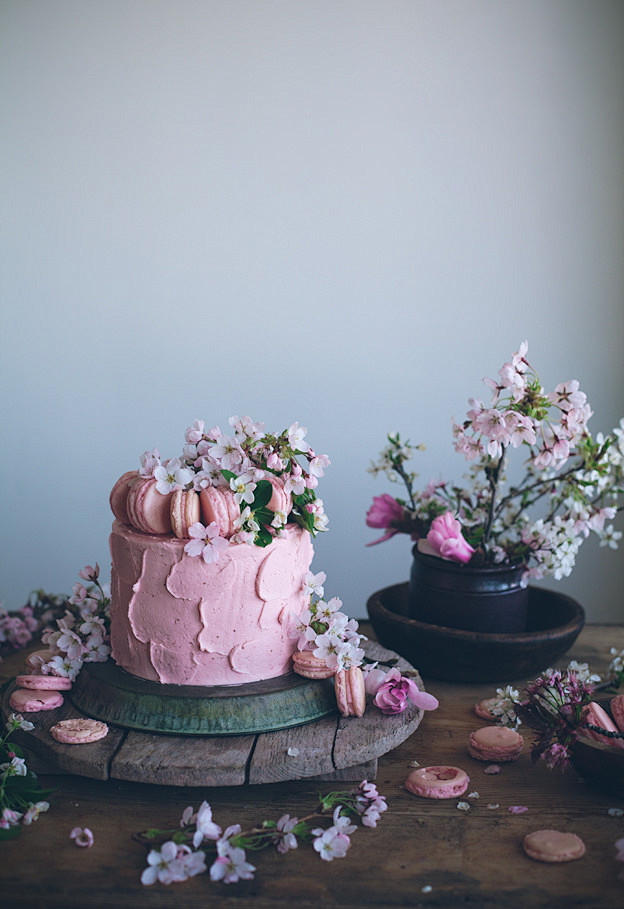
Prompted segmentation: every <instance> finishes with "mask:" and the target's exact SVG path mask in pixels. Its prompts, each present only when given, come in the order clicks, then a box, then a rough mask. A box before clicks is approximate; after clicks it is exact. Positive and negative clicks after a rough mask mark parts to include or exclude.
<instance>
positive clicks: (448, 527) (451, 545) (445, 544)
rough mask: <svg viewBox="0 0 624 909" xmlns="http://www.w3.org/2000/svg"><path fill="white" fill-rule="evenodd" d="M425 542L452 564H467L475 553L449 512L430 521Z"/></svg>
mask: <svg viewBox="0 0 624 909" xmlns="http://www.w3.org/2000/svg"><path fill="white" fill-rule="evenodd" d="M427 542H428V543H429V544H430V546H431V547H432V548H433V549H434V551H435V552H436V553H437V554H438V555H439V556H441V557H442V558H443V559H449V560H451V561H454V562H464V563H466V562H469V561H470V559H471V558H472V555H473V553H474V551H475V550H474V549H473V548H472V546H471V545H470V544H469V543H468V542H467V541H466V540H465V539H464V537H463V535H462V532H461V524H460V523H459V521H458V520H457V519H456V518H454V517H453V515H452V514H451V512H450V511H447V512H446V513H445V514H442V515H440V516H439V517H437V518H435V520H433V521H432V523H431V529H430V531H429V533H428V534H427Z"/></svg>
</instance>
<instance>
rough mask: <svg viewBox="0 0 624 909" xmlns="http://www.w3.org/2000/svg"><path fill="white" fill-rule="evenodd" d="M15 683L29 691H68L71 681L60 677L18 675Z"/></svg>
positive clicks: (65, 677)
mask: <svg viewBox="0 0 624 909" xmlns="http://www.w3.org/2000/svg"><path fill="white" fill-rule="evenodd" d="M15 681H16V682H17V685H18V687H19V688H27V689H28V690H29V691H69V690H70V688H71V687H72V681H71V679H68V678H67V676H62V675H18V676H17V678H16V679H15Z"/></svg>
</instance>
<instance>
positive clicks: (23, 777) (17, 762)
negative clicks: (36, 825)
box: [0, 713, 52, 840]
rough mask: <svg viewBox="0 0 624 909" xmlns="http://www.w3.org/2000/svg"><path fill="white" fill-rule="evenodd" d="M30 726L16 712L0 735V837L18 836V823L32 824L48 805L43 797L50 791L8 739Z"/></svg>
mask: <svg viewBox="0 0 624 909" xmlns="http://www.w3.org/2000/svg"><path fill="white" fill-rule="evenodd" d="M33 728H34V727H33V724H32V723H31V722H29V721H28V720H25V719H24V718H23V717H22V716H21V715H20V714H19V713H12V714H11V715H10V716H9V718H8V720H7V723H6V732H4V733H3V734H2V735H1V736H0V811H1V812H2V814H1V815H0V840H2V839H10V838H12V837H14V836H17V835H18V834H19V832H20V829H21V825H27V826H28V825H29V824H32V823H33V821H36V820H37V818H38V817H39V815H40V814H43V812H44V811H47V810H48V808H49V807H50V805H49V802H47V801H45V797H46V796H47V795H49V794H50V792H51V791H52V790H51V789H50V790H44V789H42V788H41V786H40V785H39V782H38V780H37V777H36V775H35V774H34V773H33V772H32V771H31V770H29V769H28V767H27V766H26V760H25V758H24V753H23V751H22V750H21V748H20V747H19V745H17V744H15V743H14V742H11V741H9V738H10V737H11V736H12V735H13V734H14V733H15V732H16V731H17V730H19V729H22V730H24V731H25V732H28V731H29V730H31V729H33Z"/></svg>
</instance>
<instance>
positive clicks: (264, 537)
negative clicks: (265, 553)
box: [255, 527, 273, 546]
mask: <svg viewBox="0 0 624 909" xmlns="http://www.w3.org/2000/svg"><path fill="white" fill-rule="evenodd" d="M255 542H256V546H269V545H270V544H271V543H272V542H273V537H272V535H271V533H270V532H269V531H268V530H267V528H266V527H261V528H260V530H259V531H258V533H257V534H256V540H255Z"/></svg>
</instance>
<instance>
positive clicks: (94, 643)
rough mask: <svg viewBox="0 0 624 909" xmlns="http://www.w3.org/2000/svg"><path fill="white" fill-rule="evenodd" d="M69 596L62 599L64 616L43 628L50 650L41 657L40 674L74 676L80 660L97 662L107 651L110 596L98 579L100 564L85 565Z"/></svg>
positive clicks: (76, 673)
mask: <svg viewBox="0 0 624 909" xmlns="http://www.w3.org/2000/svg"><path fill="white" fill-rule="evenodd" d="M78 574H79V576H80V578H81V579H82V580H83V581H86V582H87V585H88V586H85V585H84V584H83V583H81V582H79V583H77V584H75V585H74V588H73V595H72V596H71V597H70V598H69V600H67V601H66V608H65V613H64V615H63V616H62V617H61V618H59V619H57V621H56V628H55V629H51V628H49V629H47V630H46V631H44V633H43V635H42V637H41V639H42V641H43V643H44V644H46V645H47V647H48V650H49V652H50V658H49V659H47V660H46V659H42V661H41V671H42V672H43V673H44V675H58V676H65V677H68V678H70V679H71V680H72V681H74V680H75V679H76V677H77V676H78V673H79V672H80V670H81V669H82V665H83V663H101V662H104V661H105V660H107V659H108V655H109V654H110V646H109V644H108V640H109V630H110V629H109V624H110V623H109V619H110V598H109V596H108V592H107V590H106V589H105V588H104V587H103V586H102V584H101V583H100V581H99V574H100V567H99V565H98V564H97V563H96V565H95V568H93V567H92V566H91V565H87V566H86V567H85V568H83V569H82V570H81V571H80V572H78Z"/></svg>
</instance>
